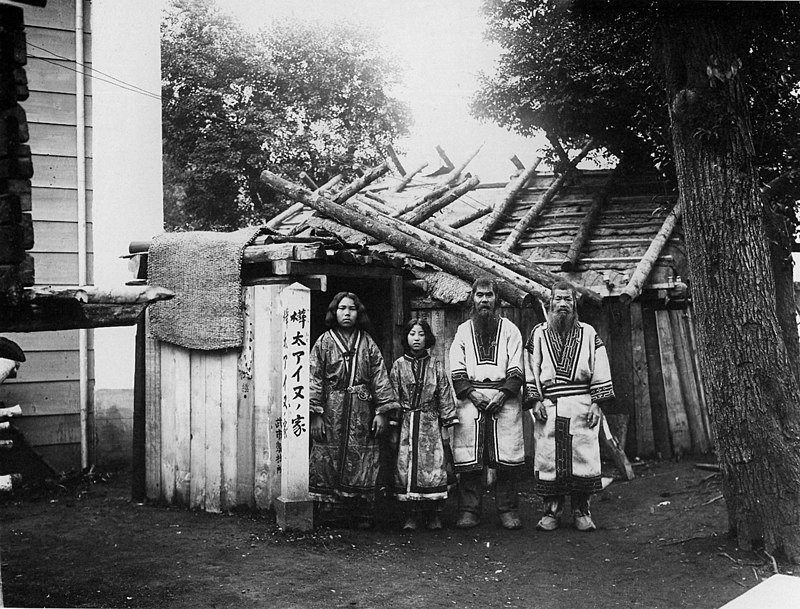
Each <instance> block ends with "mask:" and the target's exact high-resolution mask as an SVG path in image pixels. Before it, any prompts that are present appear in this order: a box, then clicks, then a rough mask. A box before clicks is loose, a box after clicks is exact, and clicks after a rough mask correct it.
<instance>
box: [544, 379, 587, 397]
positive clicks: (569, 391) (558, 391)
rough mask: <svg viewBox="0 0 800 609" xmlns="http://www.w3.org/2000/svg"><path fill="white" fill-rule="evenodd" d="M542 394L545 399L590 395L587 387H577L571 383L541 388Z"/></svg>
mask: <svg viewBox="0 0 800 609" xmlns="http://www.w3.org/2000/svg"><path fill="white" fill-rule="evenodd" d="M542 392H543V393H544V397H546V398H557V397H566V396H569V395H588V394H590V393H591V391H590V389H589V385H582V384H581V385H578V384H571V383H570V384H559V385H547V386H545V387H543V388H542Z"/></svg>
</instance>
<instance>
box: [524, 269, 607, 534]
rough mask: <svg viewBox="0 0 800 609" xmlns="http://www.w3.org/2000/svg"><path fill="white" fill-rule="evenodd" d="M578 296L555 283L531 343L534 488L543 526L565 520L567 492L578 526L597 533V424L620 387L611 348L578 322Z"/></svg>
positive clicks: (527, 357)
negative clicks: (603, 406) (610, 360)
mask: <svg viewBox="0 0 800 609" xmlns="http://www.w3.org/2000/svg"><path fill="white" fill-rule="evenodd" d="M576 307H577V294H576V292H575V289H574V288H573V286H572V285H571V284H569V283H567V282H558V283H556V284H555V285H554V286H553V287H552V292H551V299H550V306H549V308H548V313H547V321H546V322H545V323H542V324H539V325H538V326H536V327H535V328H534V329H533V331H532V332H531V336H530V338H529V340H528V342H527V343H526V345H525V377H526V387H525V404H526V406H531V407H532V408H533V416H534V437H535V439H536V455H535V458H534V477H535V480H536V492H537V494H539V495H540V496H541V497H542V500H543V502H544V514H543V516H542V518H541V520H540V521H539V523H538V524H537V528H538V529H540V530H543V531H552V530H554V529H556V528H558V526H559V525H560V517H561V512H562V510H563V508H564V502H565V498H566V495H570V498H571V508H572V515H573V522H574V525H575V527H576V528H577V529H578V530H579V531H591V530H594V529H595V528H596V527H595V524H594V521H593V520H592V516H591V512H590V511H589V500H590V498H591V495H592V493H596V492H597V491H599V490H601V489H602V484H601V479H600V443H599V436H598V433H599V429H600V426H599V423H600V421H601V420H602V416H603V414H602V411H601V409H600V406H601V404H603V403H604V402H608V401H610V400H613V398H614V388H613V386H612V384H611V372H610V368H609V363H608V354H607V353H606V348H605V345H604V344H603V341H602V340H600V337H599V336H598V335H597V332H596V331H595V329H594V328H593V327H592V326H590V325H589V324H586V323H583V322H581V321H579V320H578V314H577V308H576Z"/></svg>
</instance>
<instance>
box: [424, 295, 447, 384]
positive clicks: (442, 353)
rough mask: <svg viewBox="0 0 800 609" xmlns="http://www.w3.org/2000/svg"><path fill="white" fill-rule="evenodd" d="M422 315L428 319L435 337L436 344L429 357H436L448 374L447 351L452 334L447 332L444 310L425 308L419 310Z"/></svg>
mask: <svg viewBox="0 0 800 609" xmlns="http://www.w3.org/2000/svg"><path fill="white" fill-rule="evenodd" d="M420 313H421V314H422V315H420V317H424V318H425V319H427V320H428V323H429V324H430V326H431V330H432V331H433V335H434V336H435V337H436V344H435V345H434V347H433V349H432V350H431V357H432V358H433V359H436V360H438V361H439V363H441V364H442V365H443V370H444V371H445V373H446V374H448V375H449V374H450V363H449V361H448V352H449V351H450V345H451V344H452V339H453V337H452V336H449V335H448V333H447V326H446V324H445V318H444V311H443V310H442V309H427V310H425V311H420Z"/></svg>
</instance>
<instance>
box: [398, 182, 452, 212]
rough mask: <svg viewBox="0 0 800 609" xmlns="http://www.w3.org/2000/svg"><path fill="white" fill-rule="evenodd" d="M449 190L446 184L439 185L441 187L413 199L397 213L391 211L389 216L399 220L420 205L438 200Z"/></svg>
mask: <svg viewBox="0 0 800 609" xmlns="http://www.w3.org/2000/svg"><path fill="white" fill-rule="evenodd" d="M449 189H450V187H449V186H448V185H447V184H441V185H439V186H437V187H436V188H434V189H433V190H431V191H429V192H427V193H425V194H424V195H423V196H421V197H419V198H417V199H414V200H413V201H412V202H411V203H409V204H408V205H405V206H404V207H402V208H400V209H398V210H397V211H393V212H392V213H391V214H389V215H390V216H391V217H392V218H399V217H400V216H402V215H403V214H407V213H408V212H410V211H414V210H415V209H417V207H419V206H420V205H424V204H425V203H426V202H428V201H433V200H434V199H438V198H439V197H441V196H442V195H443V194H444V193H446V192H447V191H448V190H449Z"/></svg>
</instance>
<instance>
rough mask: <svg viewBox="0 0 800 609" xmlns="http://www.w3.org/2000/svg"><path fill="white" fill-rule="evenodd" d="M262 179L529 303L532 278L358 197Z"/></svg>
mask: <svg viewBox="0 0 800 609" xmlns="http://www.w3.org/2000/svg"><path fill="white" fill-rule="evenodd" d="M261 179H262V181H264V182H265V183H266V184H268V185H269V186H271V187H272V188H274V189H276V190H278V191H279V192H282V193H283V194H285V195H286V196H288V197H290V198H292V199H295V200H297V201H302V202H303V203H305V204H306V205H308V206H309V207H313V208H314V209H316V210H317V211H320V212H321V213H323V214H326V215H328V216H330V217H332V218H334V219H336V220H337V221H339V222H342V223H343V224H345V225H347V226H349V227H351V228H354V229H356V230H359V231H362V232H364V233H366V234H368V235H370V236H372V237H374V238H376V239H380V240H382V241H385V242H386V243H389V244H390V245H392V246H394V247H396V248H397V249H398V250H400V251H403V252H406V253H407V254H410V255H412V256H415V257H418V258H420V259H421V260H426V261H430V262H431V263H432V264H435V265H437V266H438V267H440V268H442V269H443V270H445V271H447V272H448V273H452V274H454V275H457V276H459V277H461V278H463V279H465V280H468V281H474V280H475V279H476V278H478V277H479V276H482V275H490V276H493V277H495V278H497V279H499V280H500V281H499V285H498V288H499V291H500V297H501V298H503V299H504V300H506V301H507V302H510V303H512V304H514V305H517V306H529V305H530V303H531V302H532V296H531V292H532V288H533V285H534V284H533V282H531V281H530V280H529V279H526V278H524V277H522V276H520V275H518V274H516V273H512V272H511V271H509V270H508V269H506V268H504V267H502V266H500V265H498V264H494V263H491V262H489V261H487V260H485V259H483V258H481V257H479V256H476V255H475V254H473V253H472V252H470V251H468V250H465V249H464V248H461V247H458V246H455V245H453V244H451V243H448V242H447V241H445V240H444V239H441V238H439V237H435V236H434V235H431V234H430V233H427V232H426V231H423V230H421V229H419V228H416V227H414V226H410V225H409V224H406V223H405V222H400V221H398V220H395V219H393V218H389V217H387V216H386V215H384V214H381V213H380V212H377V211H376V210H374V209H372V208H371V207H369V206H367V205H365V204H363V203H361V202H359V201H357V200H351V201H350V202H349V203H348V204H347V206H346V207H345V206H342V205H339V204H337V203H336V202H335V201H331V200H330V199H327V198H326V197H323V196H321V195H318V194H317V195H315V194H313V193H311V192H310V191H309V190H308V189H306V188H303V187H302V186H300V185H298V184H293V183H291V182H289V181H287V180H284V179H283V178H281V177H280V176H277V175H275V174H273V173H271V172H269V171H264V172H262V174H261Z"/></svg>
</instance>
